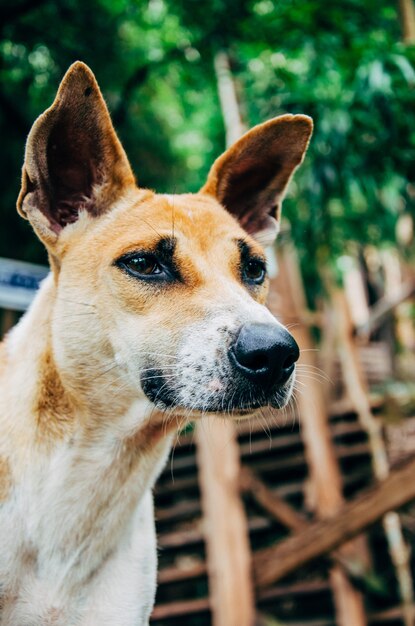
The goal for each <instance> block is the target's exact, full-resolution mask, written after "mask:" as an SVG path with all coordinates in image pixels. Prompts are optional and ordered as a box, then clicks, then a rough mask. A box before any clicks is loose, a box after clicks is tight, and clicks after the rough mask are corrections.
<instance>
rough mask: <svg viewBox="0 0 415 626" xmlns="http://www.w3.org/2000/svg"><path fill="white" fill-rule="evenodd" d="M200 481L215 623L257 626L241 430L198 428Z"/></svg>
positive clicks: (237, 129) (227, 107) (233, 101)
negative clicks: (242, 486)
mask: <svg viewBox="0 0 415 626" xmlns="http://www.w3.org/2000/svg"><path fill="white" fill-rule="evenodd" d="M215 71H216V77H217V83H218V91H219V97H220V101H221V106H222V113H223V118H224V122H225V128H226V137H227V144H228V145H230V143H232V142H233V141H235V140H236V139H237V138H238V137H239V136H240V135H241V133H242V131H243V125H242V122H241V118H240V114H239V107H238V102H237V98H236V92H235V86H234V83H233V80H232V75H231V72H230V68H229V60H228V56H227V54H226V53H224V52H221V53H218V54H217V55H216V58H215ZM196 443H197V456H198V466H199V481H200V488H201V495H202V511H203V516H204V524H205V527H204V530H205V537H206V552H207V567H208V576H209V593H210V597H211V607H212V623H213V626H253V624H254V621H255V601H254V591H253V582H252V575H251V551H250V545H249V534H248V522H247V519H246V514H245V511H244V508H243V504H242V501H241V494H240V458H239V447H238V441H237V434H236V428H235V425H234V423H233V422H231V421H230V420H226V419H220V418H213V419H212V420H209V421H207V419H206V418H205V419H204V420H202V422H200V423H199V424H197V427H196Z"/></svg>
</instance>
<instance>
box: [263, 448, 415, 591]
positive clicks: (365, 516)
mask: <svg viewBox="0 0 415 626" xmlns="http://www.w3.org/2000/svg"><path fill="white" fill-rule="evenodd" d="M414 476H415V459H414V458H412V459H411V461H409V462H408V463H405V465H403V466H402V467H400V468H399V469H395V470H393V471H392V472H391V473H390V475H389V476H388V478H386V479H385V480H384V481H383V482H381V483H379V484H377V485H375V486H373V487H371V488H369V489H367V490H366V491H365V492H363V493H362V494H361V495H360V496H359V497H358V498H356V499H355V500H353V501H351V502H349V503H347V504H345V505H343V506H342V507H341V509H340V510H339V512H338V513H337V514H336V515H335V516H334V517H332V518H331V519H325V520H320V521H318V522H314V523H313V524H311V525H310V526H309V527H308V528H307V529H306V530H303V531H301V532H300V533H298V534H295V535H293V536H291V537H289V538H288V539H285V540H284V541H282V542H280V543H279V544H278V545H277V546H274V547H271V548H265V549H263V550H259V551H258V552H257V553H256V554H255V559H254V571H255V581H256V584H257V585H258V586H259V587H262V586H266V585H270V584H272V583H274V582H276V581H278V580H280V579H281V578H283V577H284V576H286V575H288V574H289V573H291V572H293V571H294V570H296V569H298V568H299V567H302V566H303V565H305V564H306V563H309V562H310V561H312V560H313V559H315V558H318V557H320V556H321V555H323V554H327V553H328V552H331V551H332V550H334V549H335V548H337V547H338V546H340V545H342V544H344V543H345V542H346V541H348V540H350V539H352V538H353V537H355V536H356V535H358V534H360V533H361V532H363V531H364V530H365V529H366V528H368V527H369V526H371V525H372V524H374V523H375V522H377V521H378V520H380V519H381V518H382V517H383V515H385V513H387V512H388V511H393V510H395V509H399V508H400V507H401V506H403V505H404V504H406V503H408V502H410V501H412V500H415V480H414Z"/></svg>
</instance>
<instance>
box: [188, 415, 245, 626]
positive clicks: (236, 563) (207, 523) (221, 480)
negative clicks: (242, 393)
mask: <svg viewBox="0 0 415 626" xmlns="http://www.w3.org/2000/svg"><path fill="white" fill-rule="evenodd" d="M208 420H209V421H208ZM196 442H197V459H198V466H199V477H200V487H201V492H202V508H203V513H204V533H205V536H206V539H207V541H206V552H207V564H208V573H209V592H210V597H211V607H212V614H213V624H214V626H253V623H254V594H253V585H252V579H251V554H250V548H249V543H248V530H247V521H246V517H245V511H244V508H243V504H242V500H241V497H240V489H239V480H240V462H239V448H238V444H237V442H236V438H235V427H234V424H232V423H231V422H229V421H226V420H223V419H219V418H217V417H213V418H212V419H209V418H207V419H205V421H204V423H203V424H200V425H198V427H197V429H196Z"/></svg>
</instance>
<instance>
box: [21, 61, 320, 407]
mask: <svg viewBox="0 0 415 626" xmlns="http://www.w3.org/2000/svg"><path fill="white" fill-rule="evenodd" d="M311 131H312V123H311V120H310V118H308V117H306V116H303V115H295V116H292V115H284V116H281V117H278V118H275V119H273V120H270V121H268V122H266V123H264V124H261V125H260V126H256V127H255V128H254V129H253V130H251V131H250V132H248V133H247V134H246V135H244V136H243V137H242V138H241V139H240V140H239V141H238V142H237V143H236V144H234V145H233V146H232V147H231V148H230V149H229V150H227V151H226V152H225V153H224V154H222V156H221V157H219V158H218V159H217V161H216V162H215V163H214V164H213V166H212V169H211V171H210V173H209V176H208V179H207V182H206V184H205V185H204V187H203V188H202V189H201V190H200V192H199V193H197V194H187V195H172V196H170V195H157V194H155V193H153V192H152V191H149V190H145V189H141V188H139V187H138V186H137V185H136V182H135V179H134V175H133V173H132V171H131V168H130V165H129V163H128V160H127V157H126V155H125V153H124V150H123V148H122V146H121V144H120V142H119V140H118V138H117V136H116V134H115V132H114V129H113V127H112V124H111V121H110V117H109V114H108V111H107V108H106V105H105V103H104V100H103V98H102V96H101V93H100V91H99V88H98V85H97V83H96V81H95V78H94V76H93V74H92V73H91V71H90V70H89V69H88V68H87V67H86V66H85V65H83V64H82V63H76V64H74V65H73V66H72V67H71V68H70V69H69V71H68V73H67V74H66V76H65V78H64V79H63V82H62V84H61V86H60V89H59V91H58V94H57V97H56V99H55V102H54V103H53V105H52V106H51V108H50V109H48V110H47V111H46V112H45V113H43V115H41V116H40V117H39V119H38V120H37V121H36V122H35V124H34V126H33V128H32V131H31V133H30V135H29V138H28V141H27V146H26V157H25V163H24V167H23V178H22V189H21V192H20V196H19V199H18V210H19V211H20V213H21V214H22V215H23V216H24V217H26V218H27V219H29V220H30V222H31V223H32V225H33V227H34V229H35V231H36V232H37V234H38V236H39V237H40V239H41V240H42V241H43V242H44V243H45V245H46V247H47V249H48V252H49V256H50V259H51V264H52V268H53V271H54V279H55V288H56V292H57V293H56V298H55V304H54V309H53V314H52V320H51V322H52V338H51V340H52V346H53V353H54V359H55V360H56V362H57V364H58V365H59V369H60V372H61V373H62V375H63V378H64V382H66V383H67V384H71V385H72V386H73V387H74V388H75V389H78V390H79V387H80V386H82V387H83V391H87V389H88V387H89V386H96V385H97V384H101V385H102V384H104V381H105V380H106V376H110V375H111V376H112V378H111V380H112V381H113V380H114V376H115V377H116V381H117V385H118V386H119V388H120V389H122V391H123V393H125V394H133V395H134V394H136V396H137V397H138V396H140V395H141V396H143V394H145V395H146V396H147V397H148V398H149V399H150V400H151V401H152V402H153V403H154V404H155V405H156V406H158V407H161V408H165V407H175V408H177V409H178V410H179V411H182V412H183V411H189V412H196V413H197V412H204V411H214V412H228V411H230V410H233V411H234V412H235V413H237V414H240V415H242V414H245V413H251V412H253V411H254V410H255V409H256V408H258V407H262V406H266V405H271V406H274V407H282V406H284V405H285V404H286V403H287V401H288V398H289V396H290V393H291V388H292V382H293V377H294V369H295V362H296V360H297V358H298V356H299V351H298V347H297V344H296V343H295V341H294V339H293V338H292V336H291V335H290V334H289V333H288V331H287V330H286V329H285V328H284V327H283V326H282V325H281V324H280V323H279V322H278V321H277V320H276V319H275V318H274V317H273V316H272V315H271V314H270V312H269V311H268V310H267V309H266V307H265V305H264V303H265V299H266V295H267V282H268V280H267V272H266V263H265V256H264V251H263V248H262V244H266V243H267V242H269V241H271V240H273V239H274V238H275V235H276V231H277V226H278V220H279V213H280V206H281V201H282V198H283V196H284V193H285V190H286V188H287V185H288V183H289V180H290V178H291V176H292V174H293V172H294V170H295V169H296V168H297V167H298V165H299V164H300V163H301V161H302V159H303V156H304V153H305V150H306V148H307V144H308V141H309V138H310V135H311ZM98 379H99V382H98Z"/></svg>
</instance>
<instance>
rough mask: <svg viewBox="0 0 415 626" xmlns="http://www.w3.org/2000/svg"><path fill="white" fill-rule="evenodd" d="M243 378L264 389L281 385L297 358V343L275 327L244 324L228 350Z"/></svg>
mask: <svg viewBox="0 0 415 626" xmlns="http://www.w3.org/2000/svg"><path fill="white" fill-rule="evenodd" d="M229 356H230V359H231V362H232V363H233V364H234V366H235V367H236V368H237V370H238V372H240V373H241V374H242V375H243V376H244V377H245V378H248V379H249V380H251V381H252V382H255V383H257V384H259V385H262V386H264V387H271V386H272V385H275V384H278V383H279V384H283V383H285V382H286V381H287V380H288V379H289V377H290V375H291V374H292V372H293V370H294V363H295V362H296V361H297V360H298V357H299V356H300V351H299V349H298V345H297V342H296V341H295V339H294V337H292V335H290V333H289V332H288V331H287V330H285V328H284V327H283V326H279V325H278V324H244V325H243V326H242V327H241V329H240V331H239V333H238V336H237V338H236V341H235V343H234V344H233V345H232V346H231V348H230V350H229Z"/></svg>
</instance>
